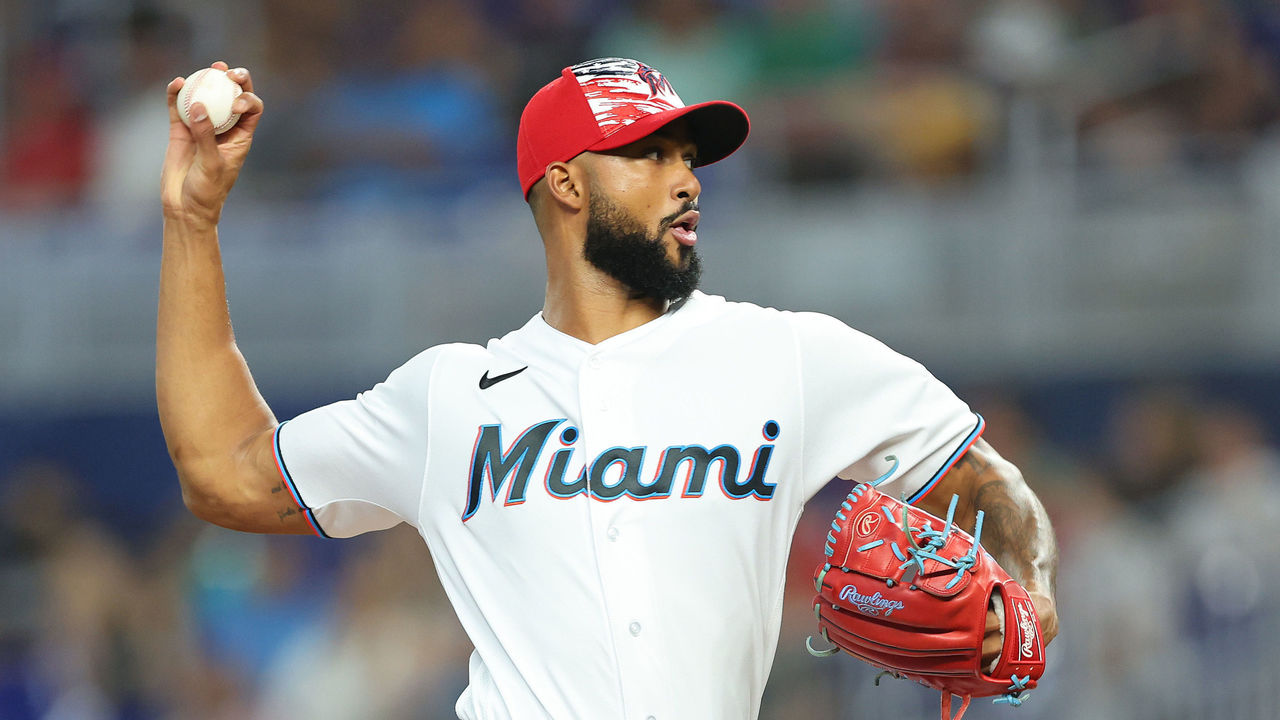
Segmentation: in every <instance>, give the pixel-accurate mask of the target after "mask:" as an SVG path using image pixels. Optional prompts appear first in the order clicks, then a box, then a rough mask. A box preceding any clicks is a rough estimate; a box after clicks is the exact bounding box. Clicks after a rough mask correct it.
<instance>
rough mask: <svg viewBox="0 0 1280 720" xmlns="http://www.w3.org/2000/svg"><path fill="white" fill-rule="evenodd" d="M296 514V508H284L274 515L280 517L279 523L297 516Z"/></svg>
mask: <svg viewBox="0 0 1280 720" xmlns="http://www.w3.org/2000/svg"><path fill="white" fill-rule="evenodd" d="M297 514H298V511H297V509H296V508H285V509H283V510H281V511H279V512H277V513H276V515H278V516H279V517H280V522H284V521H285V519H286V518H288V517H289V516H291V515H297Z"/></svg>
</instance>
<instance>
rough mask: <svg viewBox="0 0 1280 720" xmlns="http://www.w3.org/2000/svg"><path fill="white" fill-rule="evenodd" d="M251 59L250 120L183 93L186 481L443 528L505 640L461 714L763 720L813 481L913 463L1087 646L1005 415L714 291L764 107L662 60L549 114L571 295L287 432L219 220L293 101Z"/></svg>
mask: <svg viewBox="0 0 1280 720" xmlns="http://www.w3.org/2000/svg"><path fill="white" fill-rule="evenodd" d="M214 67H217V68H219V69H223V70H226V69H227V66H226V65H225V64H222V63H216V64H215V65H214ZM230 76H231V77H232V79H234V80H235V81H236V82H238V83H240V84H241V85H242V86H243V87H244V89H245V91H246V92H245V93H244V94H243V95H241V96H240V97H239V99H237V100H236V107H235V109H236V111H238V112H242V113H243V117H242V118H241V120H240V122H239V124H238V125H237V126H236V127H235V128H233V129H232V130H231V131H229V132H227V133H225V134H224V135H221V136H218V137H216V138H215V136H214V135H213V133H212V131H211V128H210V125H209V121H208V119H207V118H204V117H203V115H204V113H203V112H202V108H201V107H200V106H199V105H197V106H195V107H194V108H193V110H192V114H193V116H195V117H196V118H197V120H196V122H194V123H193V125H192V127H191V128H190V129H188V128H187V127H186V126H184V125H183V124H182V122H181V121H180V120H179V119H178V116H177V113H176V111H175V110H174V99H175V96H176V94H177V92H178V90H179V88H180V87H181V84H182V81H181V80H180V79H176V80H174V81H173V82H172V83H170V85H169V88H168V93H169V105H170V119H171V129H170V137H169V148H168V154H167V156H166V158H165V165H164V180H163V190H162V192H163V207H164V220H165V222H164V251H163V260H162V277H161V288H160V307H159V322H158V343H157V344H158V347H157V363H156V386H157V396H158V405H159V411H160V418H161V421H162V424H163V428H164V432H165V438H166V441H167V443H168V447H169V451H170V454H171V456H172V458H173V461H174V464H175V466H176V468H177V470H178V476H179V479H180V482H181V485H182V492H183V499H184V500H185V502H186V504H187V507H188V508H190V510H191V511H192V512H193V513H195V514H196V515H197V516H199V517H201V518H203V519H205V520H208V521H209V522H213V523H216V524H218V525H222V526H224V527H228V528H233V529H237V530H244V531H250V532H274V533H314V534H317V535H320V536H323V537H334V538H337V537H349V536H352V535H357V534H360V533H364V532H369V531H373V530H380V529H384V528H389V527H392V526H394V525H397V524H398V523H409V524H411V525H413V526H414V527H416V528H417V529H418V531H419V533H420V534H421V536H422V537H423V539H424V540H425V541H426V544H427V547H428V548H429V549H430V552H431V554H432V556H433V558H434V559H435V565H436V568H437V570H438V572H439V575H440V581H441V582H442V583H443V586H444V588H445V590H446V592H447V593H448V596H449V598H450V600H451V601H452V603H453V606H454V608H455V610H456V611H457V614H458V617H459V619H460V621H461V624H462V626H463V628H464V629H465V630H466V632H467V633H468V635H469V637H470V639H471V641H472V643H473V644H474V646H475V651H474V653H473V654H472V656H471V661H470V685H469V687H468V688H467V689H466V691H465V692H464V693H463V694H462V696H461V697H460V698H458V700H457V704H456V710H457V714H458V717H460V718H467V719H476V720H478V719H480V718H486V719H490V718H519V719H521V720H525V719H529V718H590V719H594V718H628V719H630V718H635V719H637V720H645V719H646V718H648V719H650V720H653V719H656V718H662V719H670V718H700V719H705V718H754V717H756V716H757V715H758V712H759V707H760V698H761V695H762V692H763V689H764V685H765V681H766V679H767V676H768V673H769V669H770V666H771V664H772V661H773V656H774V650H775V646H776V644H777V637H778V630H779V625H780V620H781V613H782V597H783V576H784V568H785V565H786V560H787V553H788V549H789V548H790V544H791V537H792V533H793V531H794V530H795V527H796V524H797V521H798V519H799V517H800V514H801V510H802V508H803V506H804V504H805V501H806V500H808V499H809V498H810V497H811V496H813V495H814V494H815V493H816V492H817V491H818V490H819V489H820V488H822V487H823V485H825V484H826V483H827V482H828V481H829V480H831V478H833V477H835V476H839V477H842V478H849V479H857V480H866V479H871V478H875V477H877V476H879V475H882V474H885V473H887V472H888V471H889V470H890V468H891V467H895V466H896V471H894V473H893V475H892V476H891V478H890V479H889V480H888V481H887V482H886V483H885V484H883V485H882V486H881V489H882V490H885V491H886V492H892V493H893V494H894V495H899V494H905V495H906V496H907V497H908V498H909V499H910V500H911V501H913V502H916V503H919V504H920V505H922V506H924V507H925V508H927V509H932V510H933V511H934V512H935V514H936V513H938V510H939V508H943V509H945V507H946V505H947V502H948V501H949V500H950V499H951V496H952V494H953V493H955V494H958V495H959V496H960V502H961V506H962V510H963V512H960V513H957V516H958V517H959V516H968V517H971V516H972V514H973V513H972V512H971V511H972V510H973V509H974V508H980V509H984V510H985V511H986V517H987V525H986V527H985V529H984V531H983V535H982V538H983V542H984V544H985V546H986V547H987V548H988V549H989V550H990V551H991V553H992V554H993V555H994V556H995V557H997V558H998V559H999V560H1000V562H1001V564H1002V565H1004V566H1005V567H1006V568H1007V569H1009V570H1010V572H1011V573H1012V574H1014V575H1015V576H1016V577H1017V578H1018V579H1019V580H1021V581H1022V582H1023V584H1024V585H1025V586H1026V587H1027V589H1028V590H1029V591H1030V592H1031V594H1032V596H1033V598H1034V599H1035V601H1036V607H1037V612H1038V614H1039V615H1040V617H1041V622H1042V624H1043V626H1044V628H1045V635H1046V636H1047V637H1050V638H1051V637H1053V635H1055V634H1056V632H1057V616H1056V613H1055V610H1054V601H1053V583H1054V574H1055V571H1056V555H1057V551H1056V546H1055V542H1054V538H1053V534H1052V530H1051V528H1050V525H1049V521H1048V518H1047V517H1046V515H1045V512H1044V509H1043V508H1042V506H1041V504H1040V503H1039V501H1038V500H1037V499H1036V496H1035V495H1034V494H1033V493H1032V491H1031V490H1030V489H1028V487H1027V485H1026V483H1025V482H1024V481H1023V479H1022V477H1021V475H1020V474H1019V473H1018V471H1017V470H1016V469H1015V468H1014V467H1013V466H1011V465H1010V464H1009V463H1008V462H1006V461H1004V460H1003V459H1001V458H1000V456H999V455H997V454H996V452H995V451H994V450H993V449H992V448H991V447H990V446H989V445H987V444H986V443H985V442H984V441H983V440H982V439H980V435H981V434H982V430H983V420H982V418H981V417H979V416H978V415H977V414H975V413H974V412H973V411H972V410H970V409H969V407H967V406H966V404H965V403H964V402H962V401H961V400H960V399H959V398H957V397H956V396H955V394H953V393H952V392H951V391H950V390H949V389H948V388H947V387H946V386H944V385H943V384H942V383H941V382H939V381H938V380H936V379H935V378H934V377H932V376H931V375H930V374H929V373H928V372H927V371H926V370H925V369H924V368H923V367H921V366H920V365H919V364H917V363H915V362H913V361H912V360H909V359H907V358H905V357H903V356H901V355H899V354H897V353H895V352H893V351H892V350H890V349H888V348H887V347H885V346H884V345H882V344H880V343H879V342H877V341H876V340H874V339H872V338H870V337H868V336H866V335H863V334H861V333H859V332H857V331H855V330H853V329H851V328H849V327H847V326H846V325H844V324H843V323H841V322H839V321H838V320H835V319H833V318H831V317H828V316H825V315H820V314H815V313H792V312H783V311H778V310H773V309H767V308H761V307H758V306H755V305H751V304H747V303H740V302H730V301H728V300H726V299H725V298H722V297H716V296H713V295H708V294H704V293H702V292H700V291H698V290H697V289H696V288H697V283H698V276H699V271H700V264H699V260H698V254H697V249H696V248H697V244H698V242H699V225H700V215H699V207H698V199H699V196H700V195H701V186H700V184H699V181H698V178H697V176H696V174H695V169H696V168H698V167H700V166H703V165H706V164H709V163H712V162H716V161H718V160H721V159H723V158H725V157H726V156H728V155H729V154H731V153H732V152H733V151H734V150H736V149H737V148H738V147H739V146H740V145H741V144H742V143H743V142H744V141H745V139H746V137H747V133H748V119H747V115H746V113H745V112H744V111H743V110H742V109H741V108H739V107H738V106H737V105H734V104H732V103H728V102H707V103H701V104H697V105H692V106H685V105H684V104H683V103H682V102H681V100H680V98H679V96H678V95H677V94H676V92H675V90H674V89H673V88H672V86H671V84H670V83H669V82H668V81H667V80H666V79H665V78H664V77H663V76H662V74H661V73H659V72H658V71H657V70H655V69H654V68H651V67H648V66H646V65H644V64H643V63H640V62H637V61H634V60H627V59H620V58H605V59H598V60H592V61H589V62H584V63H581V64H579V65H575V66H573V67H569V68H565V69H564V71H563V72H562V73H561V74H560V76H559V77H557V78H555V79H554V80H553V81H551V82H550V83H549V84H547V85H546V86H545V87H543V88H542V89H541V90H539V91H538V92H537V93H536V94H535V95H534V96H533V98H532V99H531V100H530V101H529V103H528V105H527V106H526V107H525V109H524V113H523V115H522V117H521V119H520V127H519V133H518V141H517V148H516V151H517V165H518V172H519V180H520V183H521V185H522V189H523V192H524V195H525V197H526V199H527V201H528V204H529V207H530V208H531V210H532V213H533V219H534V222H535V223H536V225H537V228H538V232H539V234H540V235H541V236H542V241H543V243H544V245H545V249H546V263H547V289H546V297H545V302H544V304H543V307H542V310H541V311H540V312H538V313H537V314H535V315H534V316H533V317H532V318H530V320H529V321H528V322H527V323H526V324H525V325H524V326H523V327H521V328H519V329H517V330H514V331H512V332H510V333H508V334H507V335H505V336H503V337H501V338H497V339H494V340H491V341H489V343H488V344H486V345H484V346H479V345H469V344H448V345H439V346H436V347H432V348H429V349H427V350H425V351H424V352H422V353H421V354H419V355H418V356H416V357H414V358H412V359H411V360H409V361H408V362H407V363H405V364H404V365H403V366H401V367H400V368H398V369H396V370H395V371H394V372H392V373H391V374H390V376H389V377H388V378H387V379H386V381H385V382H383V383H380V384H378V385H377V386H375V387H374V388H372V389H371V390H369V391H367V392H364V393H362V394H360V395H358V396H357V397H356V398H355V399H352V400H348V401H344V402H339V403H336V404H333V405H329V406H326V407H321V408H319V409H316V410H313V411H310V412H307V413H304V414H302V415H300V416H298V417H296V418H294V419H292V420H289V421H288V422H284V423H279V422H277V420H276V418H275V417H274V415H273V414H272V412H271V410H270V409H269V408H268V407H267V405H266V403H265V402H264V401H263V399H262V397H261V396H260V395H259V393H258V391H257V389H256V387H255V386H254V383H253V380H252V378H251V377H250V374H249V369H248V367H247V366H246V364H245V361H244V359H243V358H242V356H241V355H240V353H239V351H238V350H237V348H236V345H235V341H234V338H233V336H232V330H231V322H230V318H229V316H228V313H227V306H226V301H225V295H224V289H223V285H224V283H223V274H222V267H221V261H220V258H219V251H218V235H217V225H218V217H219V214H220V212H221V209H222V207H223V202H224V200H225V198H226V196H227V193H228V191H229V190H230V188H231V186H232V185H233V184H234V182H235V179H236V175H237V173H238V171H239V169H240V167H241V165H242V163H243V162H244V159H245V156H246V153H247V152H248V150H249V145H250V143H251V141H252V139H253V134H254V130H255V129H256V127H257V124H258V122H259V120H260V118H261V115H262V112H263V105H262V101H261V100H260V99H259V98H258V97H257V96H256V95H255V94H254V93H253V83H252V82H251V80H250V77H249V73H248V72H247V71H246V70H244V69H236V70H231V71H230ZM780 241H785V238H780ZM889 456H892V457H893V458H894V459H893V460H892V461H890V460H887V459H886V458H888V457H889ZM944 511H945V510H944ZM989 639H990V640H991V641H992V647H993V650H992V652H994V651H995V650H994V648H998V646H999V642H1000V638H999V637H998V636H996V637H989Z"/></svg>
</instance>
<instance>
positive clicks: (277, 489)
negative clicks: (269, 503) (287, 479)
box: [271, 480, 284, 495]
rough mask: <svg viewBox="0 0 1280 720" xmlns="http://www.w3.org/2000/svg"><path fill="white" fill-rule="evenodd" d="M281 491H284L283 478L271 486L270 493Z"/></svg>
mask: <svg viewBox="0 0 1280 720" xmlns="http://www.w3.org/2000/svg"><path fill="white" fill-rule="evenodd" d="M281 492H284V481H283V480H282V481H281V482H280V484H279V485H277V486H275V487H273V488H271V494H272V495H275V494H276V493H281Z"/></svg>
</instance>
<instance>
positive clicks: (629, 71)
mask: <svg viewBox="0 0 1280 720" xmlns="http://www.w3.org/2000/svg"><path fill="white" fill-rule="evenodd" d="M682 117H688V118H689V124H690V128H691V131H692V133H693V141H694V142H695V143H697V145H698V161H697V165H698V166H699V167H700V166H702V165H710V164H711V163H713V162H716V161H717V160H723V159H724V158H726V157H728V156H729V155H730V154H732V153H733V151H734V150H737V149H738V148H739V147H741V145H742V143H743V142H744V141H745V140H746V139H747V133H748V132H750V130H751V121H750V120H749V119H748V118H747V113H746V111H745V110H743V109H742V108H740V107H738V106H737V105H735V104H733V103H731V102H727V101H724V100H714V101H711V102H704V103H698V104H697V105H688V106H686V105H685V104H684V103H683V102H682V101H681V100H680V96H679V95H676V91H675V89H674V88H672V87H671V83H670V82H667V79H666V78H665V77H663V76H662V74H661V73H659V72H658V71H657V70H654V69H653V68H651V67H649V66H648V65H645V64H644V63H642V62H638V61H636V60H628V59H626V58H599V59H596V60H588V61H586V62H584V63H579V64H577V65H574V66H572V67H567V68H565V69H564V70H563V71H561V73H560V77H558V78H556V79H555V80H552V81H551V82H550V83H547V84H546V85H545V86H543V88H542V89H541V90H539V91H538V92H536V93H534V96H533V98H532V99H530V100H529V104H528V105H525V106H524V112H523V113H522V114H521V115H520V130H519V133H518V134H517V136H516V171H517V173H519V175H520V186H521V188H522V189H523V190H524V196H525V199H526V200H527V199H528V198H529V190H530V189H532V188H533V186H534V184H535V183H537V182H538V181H539V180H541V179H542V177H543V175H544V174H545V173H546V171H547V166H548V165H550V164H551V163H553V162H566V161H568V160H571V159H573V158H574V157H577V156H578V155H579V154H581V153H583V152H586V151H588V150H591V151H600V150H612V149H614V148H618V147H622V146H623V145H626V144H627V143H632V142H635V141H636V140H639V139H640V138H643V137H645V136H647V135H649V134H651V133H653V132H654V131H655V130H657V129H658V128H660V127H662V126H663V125H666V124H667V123H669V122H671V121H673V120H675V119H677V118H682Z"/></svg>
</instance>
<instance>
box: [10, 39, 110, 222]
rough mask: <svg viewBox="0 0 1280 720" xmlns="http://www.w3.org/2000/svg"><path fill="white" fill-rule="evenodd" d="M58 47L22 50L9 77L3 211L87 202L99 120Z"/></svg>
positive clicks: (34, 46)
mask: <svg viewBox="0 0 1280 720" xmlns="http://www.w3.org/2000/svg"><path fill="white" fill-rule="evenodd" d="M77 79H78V76H77V74H76V73H75V72H74V71H73V68H72V67H70V64H69V63H68V58H67V56H66V55H65V54H64V53H63V51H62V48H61V47H60V46H59V45H58V44H57V42H56V41H52V40H46V41H42V42H38V43H34V44H32V45H30V46H27V47H25V48H21V49H20V50H19V51H18V53H17V59H16V60H15V61H14V62H13V64H12V66H11V68H10V71H9V78H8V81H9V88H10V97H9V98H7V99H6V101H5V103H4V107H5V108H6V109H7V111H8V117H6V118H3V119H2V120H3V121H4V122H5V123H6V124H7V125H8V129H7V131H6V132H5V133H4V134H3V139H4V146H3V147H0V207H6V206H7V207H9V208H17V209H27V210H30V209H40V208H66V207H70V206H73V205H74V204H75V203H77V202H79V201H80V200H81V199H83V196H84V191H85V188H86V186H87V184H88V180H89V174H90V157H91V153H92V147H93V145H92V124H93V118H92V116H91V114H90V111H89V108H88V106H87V105H86V103H85V102H84V101H83V99H82V96H81V94H80V92H79V90H78V88H77V86H76V81H77Z"/></svg>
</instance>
